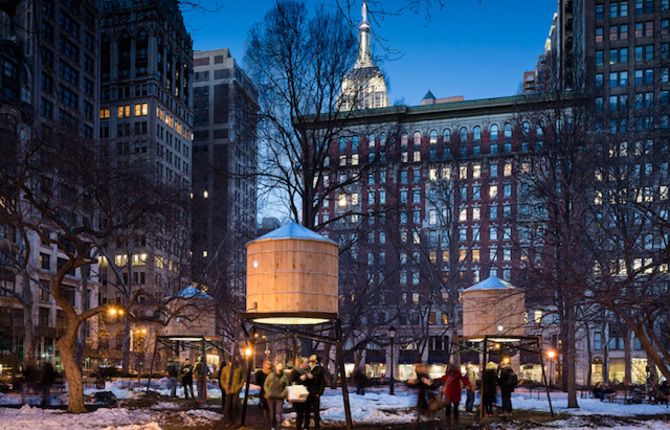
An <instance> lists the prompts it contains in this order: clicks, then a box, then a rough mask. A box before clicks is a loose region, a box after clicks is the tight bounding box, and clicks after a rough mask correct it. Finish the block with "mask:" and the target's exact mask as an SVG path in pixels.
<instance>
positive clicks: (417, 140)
mask: <svg viewBox="0 0 670 430" xmlns="http://www.w3.org/2000/svg"><path fill="white" fill-rule="evenodd" d="M413 142H414V145H415V146H418V145H421V132H420V131H415V132H414V138H413Z"/></svg>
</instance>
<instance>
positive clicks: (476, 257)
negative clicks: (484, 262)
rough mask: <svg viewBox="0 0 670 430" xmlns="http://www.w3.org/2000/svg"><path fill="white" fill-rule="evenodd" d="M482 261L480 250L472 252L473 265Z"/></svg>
mask: <svg viewBox="0 0 670 430" xmlns="http://www.w3.org/2000/svg"><path fill="white" fill-rule="evenodd" d="M479 260H480V250H479V249H473V250H472V262H473V263H479Z"/></svg>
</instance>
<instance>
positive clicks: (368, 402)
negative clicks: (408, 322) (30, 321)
mask: <svg viewBox="0 0 670 430" xmlns="http://www.w3.org/2000/svg"><path fill="white" fill-rule="evenodd" d="M153 388H155V389H156V390H157V391H158V392H159V393H161V394H165V395H168V394H169V388H167V386H166V384H164V383H163V381H158V382H156V384H155V386H154V383H153V382H152V389H153ZM106 390H107V391H112V392H113V393H114V394H115V395H116V396H117V397H118V398H119V399H133V398H135V397H138V396H139V395H140V394H141V393H142V392H143V391H145V390H146V381H141V383H140V384H138V383H137V381H134V382H128V381H115V382H114V383H113V384H110V386H108V387H107V388H106ZM96 391H104V390H93V389H88V390H86V394H87V395H92V394H94V393H95V392H96ZM178 392H179V393H180V394H181V391H178ZM251 393H252V394H255V395H256V396H257V394H258V387H255V386H254V387H253V389H252V390H251ZM209 394H210V398H217V396H218V398H220V396H221V394H220V391H219V390H218V388H215V387H213V386H210V391H209ZM27 398H28V399H30V400H31V404H39V401H40V400H41V399H40V397H39V396H28V397H27ZM349 399H350V402H351V412H352V417H353V420H354V422H355V423H356V424H357V425H380V426H385V425H393V424H403V423H410V422H414V421H416V418H417V416H416V412H415V410H414V406H415V405H416V402H417V397H416V392H415V391H413V390H408V389H407V388H406V387H405V386H402V385H400V384H399V385H398V386H396V395H395V396H391V395H389V394H388V387H384V388H372V389H368V390H367V392H366V394H365V395H357V394H355V393H353V392H351V394H350V395H349ZM254 400H255V401H254V402H250V403H251V404H254V403H255V404H257V403H258V401H257V398H255V399H254ZM551 400H552V405H553V408H554V412H555V413H557V414H565V415H569V418H563V419H560V420H557V421H554V422H551V423H547V424H543V426H542V427H538V429H540V430H549V429H582V430H586V429H589V430H596V429H602V430H604V429H609V430H629V429H658V430H670V423H668V422H667V420H663V421H660V420H650V419H649V418H648V417H650V416H655V417H658V416H663V415H665V414H667V415H668V416H670V409H669V408H668V406H661V405H648V404H640V405H622V404H619V403H608V402H601V401H599V400H595V399H581V398H580V399H578V401H579V405H580V408H579V409H567V408H566V407H565V406H566V405H567V395H566V394H565V393H556V392H553V393H551ZM17 401H18V402H19V404H20V401H21V398H20V396H8V395H2V394H0V404H5V405H10V404H17ZM477 402H478V399H477ZM52 403H56V402H55V401H54V402H52ZM464 403H465V398H463V399H462V403H461V407H462V405H463V404H464ZM512 403H513V406H514V409H515V410H520V409H523V410H531V411H546V412H548V411H549V403H548V401H547V398H546V394H545V393H544V392H542V391H540V392H538V391H533V392H528V391H524V390H517V391H516V392H515V393H514V394H513V397H512ZM184 406H185V405H184V404H183V403H182V404H180V403H178V402H172V401H159V402H157V403H155V404H154V405H153V406H151V407H149V408H143V409H128V408H125V407H113V408H100V409H98V410H97V411H95V412H92V413H89V414H82V415H71V414H67V413H65V412H63V411H60V410H45V409H40V408H37V407H31V406H29V405H25V406H23V407H21V408H20V409H16V408H2V407H0V430H17V429H22V428H30V429H40V430H63V429H68V430H78V429H101V430H162V427H161V425H162V424H163V423H165V422H166V421H169V422H171V423H174V422H180V423H182V426H183V427H184V428H198V426H201V425H204V424H206V423H211V422H212V421H217V420H219V419H221V415H220V414H219V412H218V411H212V410H208V409H191V410H187V411H183V410H178V409H181V408H183V407H184ZM321 406H322V409H324V410H323V411H322V414H321V417H322V419H323V420H324V422H325V423H326V424H330V425H337V426H344V423H345V415H344V407H343V401H342V394H341V392H340V391H339V390H330V389H328V390H326V392H325V393H324V396H323V397H322V400H321ZM286 407H287V408H288V407H289V404H288V403H287V404H286ZM294 416H295V414H294V413H288V412H287V413H286V414H285V418H292V417H294ZM594 418H597V420H594ZM594 421H596V423H595V424H594ZM499 428H501V429H504V428H515V427H506V424H502V423H501V424H500V426H499Z"/></svg>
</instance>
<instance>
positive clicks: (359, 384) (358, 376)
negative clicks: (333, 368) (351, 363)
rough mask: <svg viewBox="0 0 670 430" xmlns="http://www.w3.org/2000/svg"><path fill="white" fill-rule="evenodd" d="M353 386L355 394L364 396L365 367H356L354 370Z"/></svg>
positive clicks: (366, 378)
mask: <svg viewBox="0 0 670 430" xmlns="http://www.w3.org/2000/svg"><path fill="white" fill-rule="evenodd" d="M353 379H354V385H355V386H356V394H360V395H361V396H364V395H365V385H366V384H367V382H368V377H367V376H366V375H365V365H362V366H358V367H357V368H356V370H354V378H353Z"/></svg>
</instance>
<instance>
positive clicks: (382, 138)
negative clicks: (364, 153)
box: [379, 133, 386, 146]
mask: <svg viewBox="0 0 670 430" xmlns="http://www.w3.org/2000/svg"><path fill="white" fill-rule="evenodd" d="M379 145H380V146H384V145H386V133H382V134H380V135H379Z"/></svg>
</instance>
